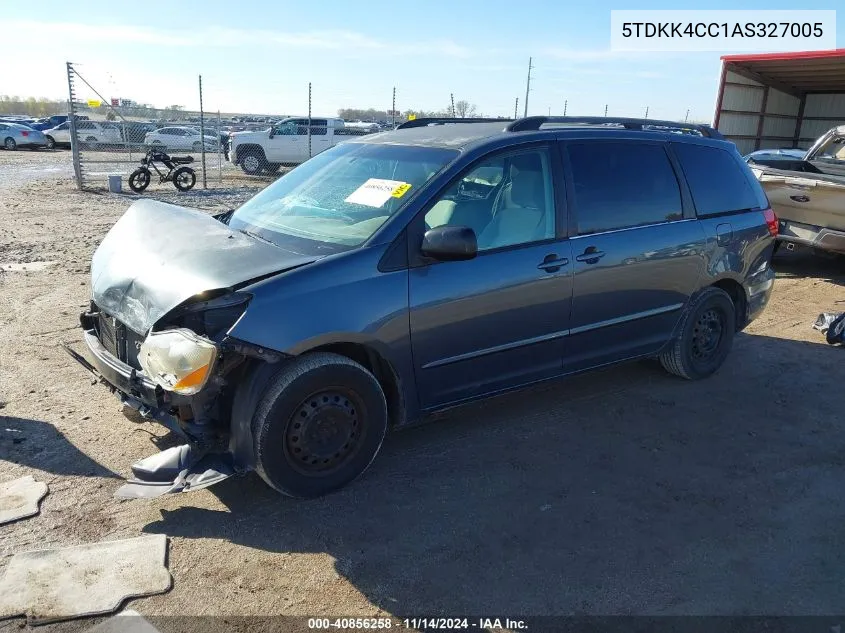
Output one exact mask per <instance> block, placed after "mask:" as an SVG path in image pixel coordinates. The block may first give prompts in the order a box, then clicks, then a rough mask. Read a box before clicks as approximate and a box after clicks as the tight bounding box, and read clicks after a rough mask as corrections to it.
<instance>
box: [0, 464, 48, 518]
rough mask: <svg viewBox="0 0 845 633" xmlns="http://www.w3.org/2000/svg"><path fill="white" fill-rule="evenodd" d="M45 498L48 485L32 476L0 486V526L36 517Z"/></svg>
mask: <svg viewBox="0 0 845 633" xmlns="http://www.w3.org/2000/svg"><path fill="white" fill-rule="evenodd" d="M45 496H47V484H45V483H44V482H43V481H35V478H34V477H33V476H32V475H26V476H25V477H20V478H18V479H15V480H13V481H7V482H6V483H2V484H0V525H3V524H4V523H11V522H12V521H17V520H18V519H26V518H28V517H32V516H35V515H36V514H38V512H39V505H40V503H41V500H42V499H43V498H44V497H45Z"/></svg>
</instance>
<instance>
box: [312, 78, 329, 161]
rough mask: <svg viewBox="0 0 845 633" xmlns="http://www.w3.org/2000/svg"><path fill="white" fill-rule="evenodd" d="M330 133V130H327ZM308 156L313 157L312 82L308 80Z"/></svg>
mask: <svg viewBox="0 0 845 633" xmlns="http://www.w3.org/2000/svg"><path fill="white" fill-rule="evenodd" d="M326 133H328V130H326ZM308 158H311V82H310V81H309V82H308Z"/></svg>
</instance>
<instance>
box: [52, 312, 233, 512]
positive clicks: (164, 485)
mask: <svg viewBox="0 0 845 633" xmlns="http://www.w3.org/2000/svg"><path fill="white" fill-rule="evenodd" d="M86 316H87V315H83V316H82V325H83V328H84V327H85V326H86V325H91V323H90V322H87V321H86ZM83 340H84V341H85V346H86V347H87V348H88V354H87V355H86V356H87V357H86V356H83V355H82V354H80V353H78V352H76V351H75V350H73V349H71V347H70V346H68V345H67V344H65V345H64V349H65V351H67V353H68V354H70V356H71V357H72V358H73V359H74V360H76V361H77V362H78V363H79V364H80V365H82V366H83V367H84V368H85V369H87V370H88V371H90V372H91V373H92V374H93V375H94V377H95V378H96V379H97V380H98V381H100V382H102V383H104V384H105V385H106V386H107V387H108V388H109V389H111V391H112V392H113V393H115V394H116V395H118V397H119V398H120V400H121V402H123V404H125V405H127V406H130V407H132V408H133V409H135V410H137V411H138V412H139V413H140V414H141V415H142V416H143V417H144V418H146V419H149V420H155V421H157V422H159V423H161V424H163V425H164V426H165V427H167V428H168V429H170V430H171V431H174V432H175V433H177V434H179V435H181V436H182V437H184V438H186V439H187V440H188V443H187V444H183V445H180V446H175V447H173V448H169V449H166V450H164V451H162V452H160V453H157V454H155V455H151V456H150V457H147V458H144V459H142V460H139V461H137V462H135V463H134V464H133V465H132V473H133V475H134V477H133V478H132V479H130V480H128V481H127V482H126V484H124V485H123V486H122V487H121V488H120V489H118V490H117V492H115V497H117V498H119V499H152V498H155V497H159V496H161V495H164V494H167V493H173V492H189V491H192V490H200V489H202V488H207V487H208V486H211V485H213V484H216V483H218V482H220V481H223V480H224V479H228V478H229V477H231V476H232V475H234V474H235V473H236V472H237V471H238V469H237V468H236V467H235V464H234V460H233V458H232V455H231V454H230V453H228V452H222V453H220V452H214V451H213V450H209V448H208V447H206V446H202V445H200V444H198V443H197V442H195V441H194V438H192V437H191V436H189V435H188V434H186V432H185V430H184V428H182V426H181V425H180V424H179V421H178V420H177V419H176V417H175V416H173V415H172V414H171V413H169V410H170V408H171V407H172V405H171V403H170V400H169V394H167V392H165V391H164V390H163V389H162V388H161V387H159V386H158V385H156V384H155V383H154V382H152V381H151V380H150V379H149V378H147V377H146V376H145V375H144V373H143V372H142V371H139V370H137V369H135V368H134V367H131V366H129V365H127V364H126V363H124V362H123V361H121V360H120V359H118V358H116V357H115V356H113V355H112V354H111V353H109V351H108V350H107V349H106V348H105V347H104V346H103V344H102V343H101V342H100V340H99V339H98V337H97V332H96V330H95V329H93V328H91V329H85V330H84V332H83Z"/></svg>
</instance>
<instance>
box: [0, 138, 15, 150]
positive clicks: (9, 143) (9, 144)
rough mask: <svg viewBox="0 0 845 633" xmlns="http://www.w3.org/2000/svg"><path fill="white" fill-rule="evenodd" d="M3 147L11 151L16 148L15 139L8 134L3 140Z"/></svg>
mask: <svg viewBox="0 0 845 633" xmlns="http://www.w3.org/2000/svg"><path fill="white" fill-rule="evenodd" d="M3 147H5V148H6V149H7V150H9V151H10V152H13V151H15V150H16V149H17V148H18V144H17V143H15V139H13V138H12V137H11V136H9V137H7V138H6V140H4V141H3Z"/></svg>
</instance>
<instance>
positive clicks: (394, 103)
mask: <svg viewBox="0 0 845 633" xmlns="http://www.w3.org/2000/svg"><path fill="white" fill-rule="evenodd" d="M390 116H391V117H392V118H391V121H392V126H393V127H394V128H395V127H396V86H393V108H392V109H391V110H390Z"/></svg>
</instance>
